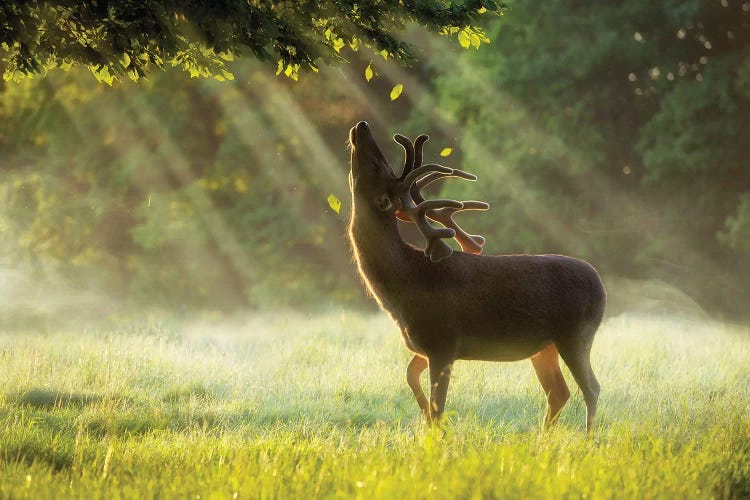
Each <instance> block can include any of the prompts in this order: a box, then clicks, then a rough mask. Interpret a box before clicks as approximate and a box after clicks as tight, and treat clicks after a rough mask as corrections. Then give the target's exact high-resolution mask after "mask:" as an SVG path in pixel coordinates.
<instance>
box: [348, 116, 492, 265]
mask: <svg viewBox="0 0 750 500" xmlns="http://www.w3.org/2000/svg"><path fill="white" fill-rule="evenodd" d="M393 139H394V140H395V141H396V142H398V143H399V144H401V146H402V147H403V148H404V153H405V157H404V167H403V170H402V172H401V175H400V176H397V175H396V174H395V173H394V171H393V169H392V168H391V166H390V165H389V164H388V161H387V160H386V159H385V156H383V153H382V152H381V151H380V148H379V147H378V144H377V143H376V142H375V139H374V138H373V136H372V132H371V131H370V127H369V125H368V124H367V122H359V123H357V124H356V125H355V126H354V127H352V129H351V130H350V131H349V143H350V145H351V151H352V156H351V171H350V173H349V187H350V188H351V190H352V195H353V197H354V202H355V204H357V205H358V207H359V205H361V204H364V205H366V209H369V210H370V211H371V212H374V213H376V214H377V215H378V216H379V217H383V218H386V219H388V218H399V219H401V220H404V221H411V222H414V223H415V224H416V225H417V227H418V228H419V231H420V232H421V233H422V236H424V238H425V240H426V242H427V246H426V247H425V251H424V252H425V255H427V256H428V257H429V258H430V260H432V261H433V262H438V261H440V260H442V259H444V258H446V257H449V256H450V255H451V254H452V253H453V249H452V248H451V247H450V246H449V245H448V244H447V243H446V242H445V241H443V239H444V238H456V240H457V241H458V242H459V244H460V245H461V248H462V249H463V250H464V251H466V252H470V253H481V252H482V245H484V238H483V237H481V236H478V235H470V234H468V233H466V232H465V231H464V230H463V229H461V227H459V226H458V224H456V222H455V221H454V220H453V214H454V213H455V212H458V211H460V210H487V209H488V208H489V205H488V204H487V203H484V202H481V201H464V202H460V201H456V200H448V199H440V200H425V199H424V197H423V196H422V194H421V189H422V188H423V187H425V186H427V185H428V184H430V183H432V182H434V181H436V180H438V179H442V178H444V177H459V178H462V179H466V180H472V181H473V180H476V176H474V175H472V174H469V173H467V172H464V171H463V170H457V169H453V168H449V167H445V166H443V165H438V164H436V163H428V164H426V165H422V147H423V145H424V143H425V142H426V141H427V140H428V139H429V137H428V136H427V135H424V134H422V135H420V136H419V137H417V138H416V139H415V140H414V142H413V143H412V142H411V141H410V140H409V139H408V138H406V137H404V136H403V135H400V134H396V135H395V136H393ZM362 208H365V207H362ZM427 218H429V219H432V220H434V221H436V222H439V223H440V224H441V225H443V226H444V227H441V228H436V227H434V226H432V224H430V223H429V222H428V221H427Z"/></svg>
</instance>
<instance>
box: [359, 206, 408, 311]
mask: <svg viewBox="0 0 750 500" xmlns="http://www.w3.org/2000/svg"><path fill="white" fill-rule="evenodd" d="M349 240H350V241H351V244H352V250H353V251H354V258H355V260H356V262H357V268H358V269H359V274H360V276H361V277H362V280H363V281H364V283H365V286H366V287H367V289H368V291H369V292H370V293H371V294H372V295H373V297H375V299H376V300H377V301H378V303H379V304H380V305H381V306H382V307H384V308H385V309H387V310H389V311H390V312H394V311H393V309H392V307H391V304H393V303H395V302H397V301H398V294H399V290H400V288H401V287H402V286H403V283H404V282H405V281H408V280H405V278H406V276H405V274H408V273H410V272H411V271H412V266H411V265H410V264H409V262H410V260H411V259H412V258H413V255H412V254H413V253H414V249H413V248H411V247H409V245H407V244H406V243H404V242H403V241H402V240H401V237H400V236H399V234H398V227H397V224H396V220H395V218H394V217H390V216H386V215H385V214H380V213H377V212H374V211H372V210H370V209H369V207H365V208H363V209H361V210H360V209H358V208H357V206H356V203H354V204H352V217H351V220H350V223H349Z"/></svg>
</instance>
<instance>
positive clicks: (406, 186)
mask: <svg viewBox="0 0 750 500" xmlns="http://www.w3.org/2000/svg"><path fill="white" fill-rule="evenodd" d="M430 172H440V173H443V174H452V173H453V169H452V168H449V167H445V166H443V165H438V164H437V163H428V164H427V165H422V166H421V167H419V168H415V169H414V170H412V171H411V172H409V173H408V174H407V175H406V177H404V178H403V179H402V180H401V181H400V182H399V184H398V187H399V189H400V190H403V191H409V190H410V189H411V185H412V184H413V183H414V182H415V181H416V180H417V179H419V178H420V177H422V176H423V175H426V174H428V173H430Z"/></svg>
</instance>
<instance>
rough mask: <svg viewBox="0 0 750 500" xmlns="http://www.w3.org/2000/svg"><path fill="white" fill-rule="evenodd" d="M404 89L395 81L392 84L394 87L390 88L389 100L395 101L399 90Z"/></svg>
mask: <svg viewBox="0 0 750 500" xmlns="http://www.w3.org/2000/svg"><path fill="white" fill-rule="evenodd" d="M403 91H404V86H403V85H402V84H400V83H397V84H396V85H394V87H393V88H392V89H391V101H395V100H396V99H398V96H400V95H401V92H403Z"/></svg>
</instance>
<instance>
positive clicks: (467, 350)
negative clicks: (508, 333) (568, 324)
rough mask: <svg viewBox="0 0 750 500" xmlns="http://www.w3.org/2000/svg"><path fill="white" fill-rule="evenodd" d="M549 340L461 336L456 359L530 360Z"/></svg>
mask: <svg viewBox="0 0 750 500" xmlns="http://www.w3.org/2000/svg"><path fill="white" fill-rule="evenodd" d="M549 343H550V341H549V340H540V339H536V338H531V339H530V338H520V337H519V338H503V339H496V338H487V337H473V336H468V335H467V336H461V337H460V338H459V339H458V342H457V344H458V345H457V346H456V359H472V360H478V361H518V360H521V359H526V358H530V357H531V356H533V355H534V354H536V353H538V352H539V351H541V350H542V349H544V348H545V347H546V346H547V345H548V344H549Z"/></svg>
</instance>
